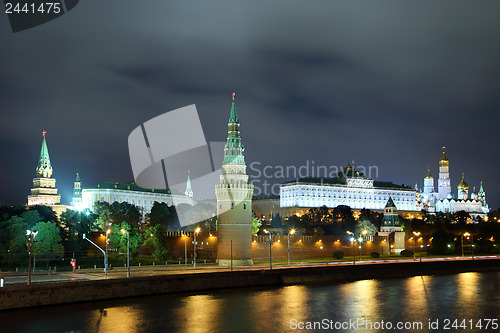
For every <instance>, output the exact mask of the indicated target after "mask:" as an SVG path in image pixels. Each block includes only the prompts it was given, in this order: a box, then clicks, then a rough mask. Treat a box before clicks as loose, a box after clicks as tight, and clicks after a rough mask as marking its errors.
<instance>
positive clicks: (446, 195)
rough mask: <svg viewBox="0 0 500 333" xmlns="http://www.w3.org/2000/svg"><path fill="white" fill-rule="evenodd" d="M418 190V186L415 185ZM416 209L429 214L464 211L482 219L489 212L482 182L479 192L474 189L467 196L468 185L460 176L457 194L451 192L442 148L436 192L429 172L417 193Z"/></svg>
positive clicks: (428, 171) (448, 171)
mask: <svg viewBox="0 0 500 333" xmlns="http://www.w3.org/2000/svg"><path fill="white" fill-rule="evenodd" d="M415 189H416V190H418V186H417V185H415ZM417 198H418V199H417V200H418V201H417V207H418V208H419V209H420V210H425V211H427V212H430V213H434V212H442V213H455V212H458V211H465V212H467V213H469V215H470V216H471V217H478V216H479V217H481V218H484V217H485V216H486V215H487V214H488V212H489V211H490V209H489V207H488V203H487V202H486V193H485V192H484V189H483V182H481V183H480V187H479V192H476V188H475V187H474V188H473V190H472V192H471V193H470V195H469V185H468V184H467V183H466V182H465V175H464V174H462V181H461V182H460V183H459V184H458V186H457V194H456V195H454V194H453V192H452V190H451V180H450V161H449V159H448V158H447V157H446V154H445V152H444V148H443V156H442V157H441V159H440V160H439V178H438V190H437V191H436V190H435V187H434V177H433V176H432V175H431V173H430V170H427V175H426V176H425V177H424V187H423V189H422V190H421V191H419V192H418V196H417Z"/></svg>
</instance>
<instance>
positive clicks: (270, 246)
mask: <svg viewBox="0 0 500 333" xmlns="http://www.w3.org/2000/svg"><path fill="white" fill-rule="evenodd" d="M264 232H265V233H266V234H269V269H273V259H272V258H273V256H272V253H271V248H272V245H273V236H272V235H271V232H270V231H267V230H266V229H264Z"/></svg>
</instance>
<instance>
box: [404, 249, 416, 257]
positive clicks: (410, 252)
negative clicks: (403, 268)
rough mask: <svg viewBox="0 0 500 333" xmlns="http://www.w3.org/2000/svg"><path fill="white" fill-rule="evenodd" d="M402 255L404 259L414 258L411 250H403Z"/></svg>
mask: <svg viewBox="0 0 500 333" xmlns="http://www.w3.org/2000/svg"><path fill="white" fill-rule="evenodd" d="M401 255H402V256H403V257H411V256H413V252H412V251H410V250H403V251H401Z"/></svg>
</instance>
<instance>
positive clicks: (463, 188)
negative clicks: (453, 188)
mask: <svg viewBox="0 0 500 333" xmlns="http://www.w3.org/2000/svg"><path fill="white" fill-rule="evenodd" d="M457 189H458V190H459V191H468V190H469V185H467V183H466V182H465V179H464V174H462V181H461V182H460V184H458V186H457Z"/></svg>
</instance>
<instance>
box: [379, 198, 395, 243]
mask: <svg viewBox="0 0 500 333" xmlns="http://www.w3.org/2000/svg"><path fill="white" fill-rule="evenodd" d="M394 231H401V225H400V223H399V215H398V209H397V208H396V205H395V204H394V201H393V200H392V197H389V200H387V204H386V205H385V208H384V220H383V221H382V225H381V226H380V232H379V233H378V234H379V236H388V235H389V234H390V233H392V232H394Z"/></svg>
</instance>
